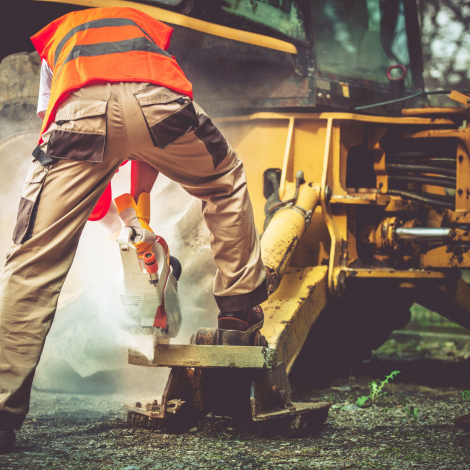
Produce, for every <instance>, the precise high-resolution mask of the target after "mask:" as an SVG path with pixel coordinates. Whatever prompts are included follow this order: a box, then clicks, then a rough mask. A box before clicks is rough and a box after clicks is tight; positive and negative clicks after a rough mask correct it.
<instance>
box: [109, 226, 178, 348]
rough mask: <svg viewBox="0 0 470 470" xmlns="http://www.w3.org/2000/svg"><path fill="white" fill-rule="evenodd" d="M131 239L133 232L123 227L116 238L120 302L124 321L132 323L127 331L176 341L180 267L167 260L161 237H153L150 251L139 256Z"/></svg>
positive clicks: (174, 261)
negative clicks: (119, 256)
mask: <svg viewBox="0 0 470 470" xmlns="http://www.w3.org/2000/svg"><path fill="white" fill-rule="evenodd" d="M133 236H134V231H133V229H132V228H130V227H124V228H123V229H122V230H121V232H120V234H119V238H118V244H119V251H120V253H121V260H122V270H121V272H120V273H119V280H118V289H119V298H120V300H121V304H122V307H123V309H124V312H125V313H126V315H127V317H128V318H129V319H131V320H133V322H134V324H133V325H131V326H129V327H128V328H127V329H128V330H129V331H130V332H131V333H135V334H139V333H140V334H149V335H155V336H156V338H157V340H158V339H167V338H168V339H169V338H175V337H176V336H177V335H178V332H179V329H180V326H181V306H180V301H179V297H178V280H179V278H180V276H181V271H182V270H181V264H180V262H179V261H178V260H177V259H176V258H175V257H174V256H170V250H169V249H168V245H167V243H166V242H165V240H164V239H163V238H162V237H159V236H157V237H156V240H155V243H154V244H153V246H152V247H151V250H149V251H146V252H143V253H138V252H137V249H136V248H135V246H134V245H133Z"/></svg>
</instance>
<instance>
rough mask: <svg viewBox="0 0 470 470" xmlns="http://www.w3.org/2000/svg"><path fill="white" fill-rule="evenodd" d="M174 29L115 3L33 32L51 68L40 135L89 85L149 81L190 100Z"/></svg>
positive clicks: (95, 216)
mask: <svg viewBox="0 0 470 470" xmlns="http://www.w3.org/2000/svg"><path fill="white" fill-rule="evenodd" d="M172 32H173V28H170V27H169V26H167V25H166V24H163V23H161V22H160V21H157V20H155V19H154V18H152V17H151V16H149V15H147V14H145V13H143V12H141V11H139V10H135V9H134V8H118V7H116V8H91V9H88V10H82V11H74V12H71V13H68V14H67V15H64V16H62V17H60V18H58V19H57V20H55V21H53V22H52V23H50V24H48V25H47V26H46V27H45V28H43V29H42V30H41V31H39V32H38V33H37V34H35V35H34V36H33V37H32V38H31V41H32V42H33V44H34V47H35V48H36V50H37V51H38V53H39V55H40V57H41V59H43V60H45V61H46V62H47V64H48V65H49V67H50V68H51V70H52V72H53V78H52V86H51V97H50V101H49V106H48V108H47V112H46V116H45V118H44V122H43V126H42V129H41V135H42V134H43V133H44V132H45V131H46V130H47V128H48V127H49V125H50V123H51V122H53V121H54V120H55V114H56V110H57V108H58V106H59V105H60V104H61V103H63V102H64V101H65V100H66V99H67V98H68V96H69V95H70V93H71V92H73V91H74V90H78V89H79V88H82V87H83V86H85V85H89V84H92V83H99V82H148V83H154V84H156V85H161V86H165V87H167V88H171V89H172V90H175V91H177V92H180V93H182V94H184V95H187V96H189V97H191V98H192V85H191V83H190V82H189V81H188V79H187V78H186V77H185V75H184V72H183V71H182V70H181V68H180V67H179V65H178V64H177V63H176V60H175V58H174V57H173V56H171V55H170V54H168V53H167V52H166V50H167V49H168V46H169V44H170V37H171V33H172ZM110 195H111V193H110V188H108V190H107V191H106V192H105V194H104V195H103V198H105V199H106V202H104V200H103V198H102V200H100V203H99V204H98V205H97V208H95V211H94V213H93V216H92V218H93V219H94V220H98V219H99V218H101V217H102V216H104V214H105V213H106V212H107V210H108V208H109V203H110ZM108 201H109V202H108ZM99 206H101V211H98V212H99V213H97V209H98V208H99ZM105 206H107V207H105ZM103 212H104V213H103Z"/></svg>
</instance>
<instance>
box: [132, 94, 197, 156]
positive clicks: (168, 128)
mask: <svg viewBox="0 0 470 470" xmlns="http://www.w3.org/2000/svg"><path fill="white" fill-rule="evenodd" d="M134 95H135V97H136V99H137V101H138V103H139V106H140V109H141V110H142V114H143V115H144V118H145V121H146V122H147V126H148V129H149V132H150V137H151V139H152V142H153V145H154V146H155V147H158V148H159V149H160V150H164V149H165V148H166V147H168V146H169V145H171V144H172V143H174V142H175V141H176V140H178V139H179V138H180V137H182V136H183V135H185V134H187V133H188V132H189V131H190V130H191V129H193V128H196V127H197V126H198V125H199V121H198V119H197V115H196V111H195V109H194V105H193V103H192V101H191V99H190V98H188V97H187V96H185V95H180V94H178V93H174V92H173V91H171V90H169V89H168V88H165V87H158V86H153V85H150V86H148V87H147V88H145V89H143V90H139V91H137V92H136V93H134Z"/></svg>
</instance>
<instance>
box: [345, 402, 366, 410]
mask: <svg viewBox="0 0 470 470" xmlns="http://www.w3.org/2000/svg"><path fill="white" fill-rule="evenodd" d="M341 409H342V410H346V411H364V410H363V409H362V408H359V407H358V406H356V405H355V404H354V403H350V404H349V405H346V406H343V407H342V408H341Z"/></svg>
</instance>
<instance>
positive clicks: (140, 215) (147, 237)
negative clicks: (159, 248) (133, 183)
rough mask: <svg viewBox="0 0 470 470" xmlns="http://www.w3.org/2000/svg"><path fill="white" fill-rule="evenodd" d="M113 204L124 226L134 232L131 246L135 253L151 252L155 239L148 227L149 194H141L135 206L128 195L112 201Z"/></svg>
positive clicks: (132, 199)
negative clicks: (135, 250)
mask: <svg viewBox="0 0 470 470" xmlns="http://www.w3.org/2000/svg"><path fill="white" fill-rule="evenodd" d="M114 203H115V204H116V207H117V211H118V213H119V218H120V219H121V220H122V222H123V223H124V226H125V227H130V228H132V230H134V239H133V242H132V244H133V245H134V246H135V247H136V249H137V252H138V253H143V252H145V251H149V250H151V249H152V246H153V244H154V243H155V238H156V237H155V234H154V233H153V230H152V229H151V228H150V226H149V222H150V194H149V193H141V195H140V196H139V202H138V203H137V204H136V203H135V200H134V198H133V197H132V196H131V195H130V194H122V195H121V196H119V197H117V198H116V199H115V200H114Z"/></svg>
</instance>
